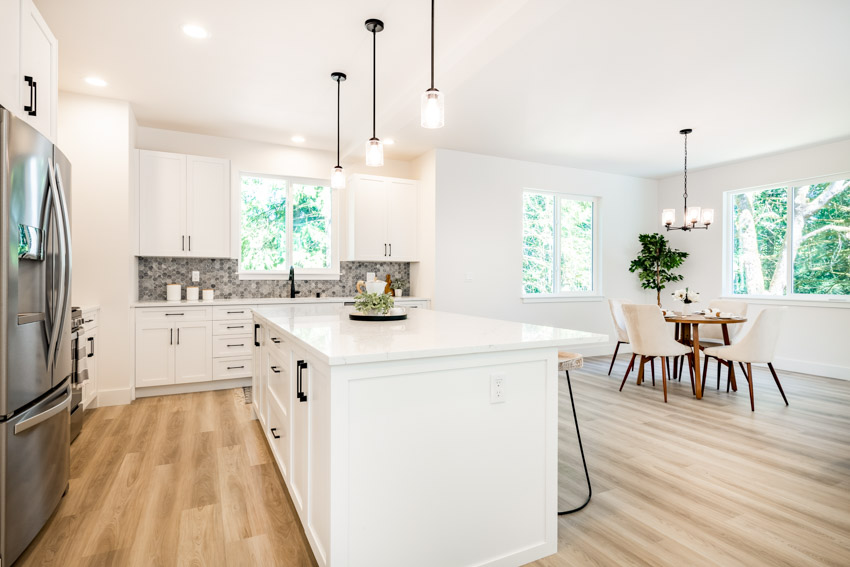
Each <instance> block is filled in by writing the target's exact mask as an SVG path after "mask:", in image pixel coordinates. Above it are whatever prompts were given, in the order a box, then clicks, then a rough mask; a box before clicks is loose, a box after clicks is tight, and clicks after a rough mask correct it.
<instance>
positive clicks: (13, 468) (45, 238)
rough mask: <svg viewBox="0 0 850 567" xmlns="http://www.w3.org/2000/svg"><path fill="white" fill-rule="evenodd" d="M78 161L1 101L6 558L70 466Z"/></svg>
mask: <svg viewBox="0 0 850 567" xmlns="http://www.w3.org/2000/svg"><path fill="white" fill-rule="evenodd" d="M70 179H71V167H70V163H69V162H68V160H67V159H65V157H64V156H63V155H62V153H61V152H59V150H58V149H57V148H56V147H55V146H54V145H53V144H52V143H51V142H50V141H49V140H48V139H47V138H45V137H44V136H42V135H41V134H39V133H38V132H37V131H36V130H34V129H33V128H32V127H30V126H29V125H28V124H26V123H25V122H23V121H21V120H19V119H17V118H15V117H14V116H12V115H11V114H10V113H9V112H8V111H7V110H5V109H4V108H2V107H0V201H2V214H0V299H2V307H0V561H2V563H0V564H2V565H11V564H12V563H13V562H14V561H15V560H16V559H17V558H18V556H19V555H20V554H21V553H22V552H23V551H24V550H25V549H26V547H27V545H29V543H30V542H31V541H32V540H33V538H35V536H36V535H37V534H38V532H39V530H40V529H41V528H42V527H43V526H44V524H45V523H46V522H47V520H48V519H49V518H50V515H51V514H52V513H53V511H54V510H55V509H56V506H57V505H58V504H59V501H60V500H61V499H62V495H63V493H64V492H65V490H66V489H67V487H68V476H69V473H70V438H69V435H70V432H69V429H70V421H69V420H70V412H69V407H70V405H71V396H72V387H71V383H70V379H71V377H70V375H71V363H72V359H71V320H70V317H71V303H70V297H71V227H70V209H69V201H70V199H69V190H70Z"/></svg>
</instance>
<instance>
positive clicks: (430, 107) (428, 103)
mask: <svg viewBox="0 0 850 567" xmlns="http://www.w3.org/2000/svg"><path fill="white" fill-rule="evenodd" d="M421 118H422V120H421V124H422V127H423V128H442V127H443V124H445V122H446V115H445V99H444V98H443V93H441V92H440V91H438V90H437V89H434V88H431V89H428V90H427V91H425V92H424V93H422V112H421Z"/></svg>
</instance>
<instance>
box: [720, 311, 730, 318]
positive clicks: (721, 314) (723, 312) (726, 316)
mask: <svg viewBox="0 0 850 567" xmlns="http://www.w3.org/2000/svg"><path fill="white" fill-rule="evenodd" d="M717 316H718V317H720V318H721V319H731V318H732V317H734V314H732V313H729V312H728V311H721V312H720V313H718V314H717Z"/></svg>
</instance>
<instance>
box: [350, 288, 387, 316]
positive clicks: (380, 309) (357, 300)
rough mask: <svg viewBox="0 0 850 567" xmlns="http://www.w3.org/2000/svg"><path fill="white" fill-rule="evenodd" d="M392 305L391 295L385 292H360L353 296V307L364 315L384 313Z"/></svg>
mask: <svg viewBox="0 0 850 567" xmlns="http://www.w3.org/2000/svg"><path fill="white" fill-rule="evenodd" d="M392 306H393V298H392V296H390V295H387V294H385V293H361V294H359V295H356V296H354V309H356V310H357V311H359V312H361V313H364V314H366V315H372V314H380V315H386V314H387V313H388V312H389V310H390V309H392Z"/></svg>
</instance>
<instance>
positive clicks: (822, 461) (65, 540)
mask: <svg viewBox="0 0 850 567" xmlns="http://www.w3.org/2000/svg"><path fill="white" fill-rule="evenodd" d="M609 360H610V359H607V358H591V359H587V360H586V366H585V368H584V369H583V370H581V371H575V372H573V373H572V380H573V390H574V394H575V397H576V405H577V406H578V416H579V423H580V426H581V432H582V439H583V441H584V444H585V453H586V455H587V460H588V465H589V468H590V474H591V480H592V483H593V490H594V495H593V500H592V501H591V503H590V505H589V506H588V507H587V508H585V509H584V510H582V511H581V512H578V513H577V514H574V515H570V516H563V517H561V519H560V521H559V530H558V538H559V545H558V554H557V555H555V556H552V557H548V558H546V559H543V560H541V561H538V562H537V563H536V564H535V565H538V566H540V567H554V566H566V565H571V566H575V565H670V566H677V567H678V566H681V565H689V566H690V565H694V566H696V565H722V566H727V565H729V566H731V565H747V566H752V565H771V566H773V565H793V566H804V565H850V382H844V381H839V380H829V379H824V378H817V377H812V376H804V375H800V374H789V373H781V375H780V377H781V379H782V382H783V386H784V387H785V391H786V394H787V395H788V399H789V401H790V403H791V405H790V407H787V408H786V407H785V406H784V404H783V403H782V399H781V397H780V396H779V393H778V391H777V390H776V387H775V386H774V384H773V381H772V379H771V378H770V376H769V374H768V373H767V372H766V371H762V370H761V369H757V370H756V377H755V394H756V411H755V413H753V412H750V409H749V401H748V395H747V391H746V388H743V389H740V390H739V391H738V392H737V393H730V394H727V393H726V392H725V391H723V390H721V391H720V392H718V391H716V390H715V389H714V384H715V382H714V378H713V377H714V374H713V373H710V374H709V380H708V386H709V387H708V389H707V392H706V395H705V397H704V398H703V400H701V401H696V400H695V399H693V397H692V395H691V391H690V383H685V382H682V383H678V382H676V383H668V386H669V395H668V399H669V403H667V404H666V405H665V404H664V403H663V398H662V392H661V384H660V382H658V381H657V385H656V386H655V387H654V388H653V387H652V385H651V382H650V381H649V380H647V382H646V383H645V385H643V386H636V385H635V383H634V379H633V378H632V377H630V380H629V382H628V383H627V384H626V386H625V387H624V388H623V391H622V392H617V388H618V387H619V383H620V379H621V378H622V373H623V372H624V371H625V364H626V360H625V359H623V358H621V359H620V360H619V361H618V363H617V365H616V366H615V370H614V372H613V373H612V376H611V377H608V376H607V375H606V372H607V370H608V361H609ZM647 370H648V369H647ZM617 374H619V378H618V377H616V375H617ZM561 376H562V378H561V394H560V396H561V399H560V403H561V441H560V443H561V479H560V481H561V482H560V484H561V496H562V501H561V508H562V509H563V508H569V507H572V506H575V505H576V504H579V503H581V502H582V501H583V500H584V496H585V491H586V486H585V484H584V476H583V470H582V469H581V461H580V459H579V456H578V449H577V445H576V441H575V432H574V426H573V420H572V413H571V411H570V406H569V396H568V394H567V388H566V380H565V379H564V378H563V374H562V375H561ZM657 378H658V380H660V369H659V376H658V377H657ZM741 382H742V383H744V385H745V382H744V381H743V380H741ZM89 415H90V418H89V421H88V422H87V423H86V427H85V429H84V431H83V433H82V435H81V436H80V438H79V439H78V440H77V441H76V442H75V443H74V444H73V445H72V450H71V477H72V479H71V486H70V491H69V493H68V496H67V497H66V498H65V499H64V500H63V502H62V504H61V505H60V507H59V509H58V510H57V513H56V514H55V515H54V517H53V518H52V519H51V521H50V522H49V524H48V525H47V526H46V528H45V529H44V530H42V532H41V534H40V535H39V537H38V538H37V539H36V541H35V542H34V543H33V545H32V546H30V548H29V549H28V550H27V552H26V553H25V554H24V556H23V557H22V559H21V560H20V561H19V563H17V564H16V565H21V566H27V567H29V566H35V565H56V566H59V565H62V566H69V567H73V566H77V565H85V566H92V565H110V566H112V565H114V566H119V565H120V566H124V565H131V566H136V565H140V566H141V565H144V566H148V565H163V566H170V565H198V566H203V565H208V566H216V567H217V566H231V565H239V566H241V565H246V566H249V565H250V566H277V565H285V566H308V565H314V564H315V561H314V560H313V558H312V556H311V554H310V552H309V550H308V545H307V542H306V539H305V538H304V535H303V532H301V530H300V526H299V524H298V522H297V520H296V516H295V512H294V509H293V508H292V504H291V502H290V501H289V497H288V495H287V493H286V489H285V487H284V485H283V482H282V480H281V479H280V476H279V475H278V474H277V471H276V469H275V468H274V465H273V464H272V462H271V456H270V454H269V452H268V447H267V445H266V443H265V440H264V439H263V437H262V432H261V431H260V428H259V424H258V423H257V422H256V421H251V420H250V412H249V409H248V406H246V405H244V404H243V400H242V398H241V390H229V391H220V392H205V393H201V394H187V395H182V396H168V397H162V398H149V399H141V400H137V401H136V402H134V403H133V404H132V405H130V406H121V407H112V408H102V409H97V410H94V411H93V412H92V413H91V414H89Z"/></svg>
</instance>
